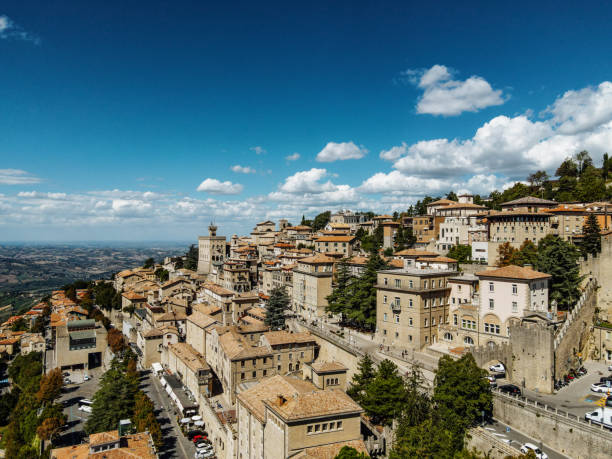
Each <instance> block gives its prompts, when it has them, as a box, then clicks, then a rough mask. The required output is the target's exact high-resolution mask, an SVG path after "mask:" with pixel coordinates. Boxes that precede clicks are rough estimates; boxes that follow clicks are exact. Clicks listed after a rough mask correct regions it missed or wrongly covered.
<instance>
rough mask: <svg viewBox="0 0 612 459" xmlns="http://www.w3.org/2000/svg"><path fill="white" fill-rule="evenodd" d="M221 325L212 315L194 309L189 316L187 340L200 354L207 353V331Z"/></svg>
mask: <svg viewBox="0 0 612 459" xmlns="http://www.w3.org/2000/svg"><path fill="white" fill-rule="evenodd" d="M218 325H221V323H220V322H218V321H217V320H215V319H213V318H212V317H210V316H208V315H206V314H204V313H202V312H200V311H193V313H192V314H191V315H189V316H187V322H186V341H187V342H188V343H189V344H190V345H191V346H193V348H194V349H195V350H196V351H197V352H199V353H200V354H202V355H204V354H206V332H207V331H208V330H211V329H212V328H213V327H216V326H218Z"/></svg>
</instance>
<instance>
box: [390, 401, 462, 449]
mask: <svg viewBox="0 0 612 459" xmlns="http://www.w3.org/2000/svg"><path fill="white" fill-rule="evenodd" d="M460 440H461V441H463V438H462V437H461V438H460ZM457 443H458V440H457V438H456V437H455V435H454V434H453V432H451V431H450V430H449V429H448V428H447V426H446V423H445V422H443V421H442V420H441V419H440V417H439V416H437V415H436V414H435V412H434V413H433V415H432V416H430V417H428V418H427V419H425V421H423V422H422V423H420V424H418V425H416V426H405V425H404V424H403V423H402V422H400V424H399V425H398V429H397V431H396V437H395V443H394V445H393V449H392V450H391V452H390V453H389V459H405V458H427V459H452V458H454V456H455V454H456V452H457V448H456V444H457Z"/></svg>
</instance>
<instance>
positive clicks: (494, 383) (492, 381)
mask: <svg viewBox="0 0 612 459" xmlns="http://www.w3.org/2000/svg"><path fill="white" fill-rule="evenodd" d="M486 378H487V381H489V387H497V380H496V379H495V376H487V377H486Z"/></svg>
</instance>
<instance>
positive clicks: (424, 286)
mask: <svg viewBox="0 0 612 459" xmlns="http://www.w3.org/2000/svg"><path fill="white" fill-rule="evenodd" d="M423 288H427V281H426V280H425V281H423Z"/></svg>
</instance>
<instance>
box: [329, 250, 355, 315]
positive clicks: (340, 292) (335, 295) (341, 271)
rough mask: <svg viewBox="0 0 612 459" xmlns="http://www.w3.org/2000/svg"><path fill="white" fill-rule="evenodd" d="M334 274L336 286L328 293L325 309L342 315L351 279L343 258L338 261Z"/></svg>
mask: <svg viewBox="0 0 612 459" xmlns="http://www.w3.org/2000/svg"><path fill="white" fill-rule="evenodd" d="M336 276H337V280H336V288H334V290H333V291H332V293H331V294H330V295H328V297H327V307H326V308H325V310H326V311H327V312H329V313H331V314H342V315H343V316H344V314H345V313H346V308H347V304H348V298H349V296H348V294H349V287H350V285H351V279H352V276H351V275H350V273H349V270H348V265H347V263H346V260H345V259H343V260H341V261H340V263H338V270H337V274H336Z"/></svg>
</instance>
